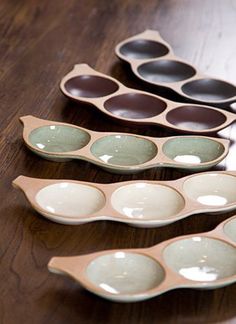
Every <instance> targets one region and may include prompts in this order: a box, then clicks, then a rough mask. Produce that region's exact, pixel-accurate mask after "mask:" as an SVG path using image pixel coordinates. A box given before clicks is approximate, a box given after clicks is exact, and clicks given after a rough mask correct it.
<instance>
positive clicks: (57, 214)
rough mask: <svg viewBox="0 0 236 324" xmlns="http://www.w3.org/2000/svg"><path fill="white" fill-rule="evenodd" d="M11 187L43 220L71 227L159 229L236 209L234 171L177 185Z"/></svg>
mask: <svg viewBox="0 0 236 324" xmlns="http://www.w3.org/2000/svg"><path fill="white" fill-rule="evenodd" d="M13 185H14V186H15V187H16V188H20V189H21V190H22V191H23V192H24V194H25V196H26V198H27V200H28V201H29V203H30V204H31V206H32V207H33V208H34V209H35V210H36V211H37V212H39V213H40V214H41V215H43V216H45V217H46V218H48V219H50V220H52V221H54V222H57V223H62V224H71V225H72V224H73V225H78V224H83V223H87V222H92V221H98V220H112V221H118V222H123V223H127V224H129V225H133V226H139V227H158V226H164V225H167V224H170V223H173V222H175V221H178V220H180V219H182V218H185V217H187V216H190V215H192V214H196V213H215V212H227V211H231V210H234V209H235V208H236V171H227V172H226V171H225V172H223V171H218V172H205V173H198V174H196V175H190V176H187V177H184V178H180V179H178V180H174V181H173V180H172V181H148V180H136V181H126V182H118V183H111V184H101V183H90V182H82V181H74V180H46V179H34V178H28V177H24V176H20V177H18V178H16V179H15V180H14V181H13Z"/></svg>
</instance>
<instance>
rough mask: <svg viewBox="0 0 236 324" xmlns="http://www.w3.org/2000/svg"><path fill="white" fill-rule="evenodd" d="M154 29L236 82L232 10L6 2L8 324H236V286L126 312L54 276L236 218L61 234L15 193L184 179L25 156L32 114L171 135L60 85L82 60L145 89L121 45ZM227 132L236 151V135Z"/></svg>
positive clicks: (0, 188)
mask: <svg viewBox="0 0 236 324" xmlns="http://www.w3.org/2000/svg"><path fill="white" fill-rule="evenodd" d="M146 28H152V29H157V30H159V31H160V32H161V34H162V36H163V37H164V38H165V39H166V40H167V41H168V42H169V43H170V44H171V45H172V47H173V49H174V51H175V53H176V54H177V55H179V56H181V57H183V58H184V59H187V60H188V61H189V62H191V63H194V64H196V65H197V66H198V67H199V68H200V69H201V70H202V71H205V72H207V73H209V74H212V75H215V76H217V77H223V78H226V79H228V80H230V81H233V82H235V81H236V77H235V76H236V37H235V30H236V2H235V1H233V0H215V1H213V0H189V1H186V0H178V1H177V0H163V1H161V0H160V1H157V0H146V1H135V0H123V1H118V0H113V1H105V0H100V1H96V0H87V1H85V0H81V1H78V0H77V1H76V0H74V1H66V0H64V1H63V0H58V1H47V0H41V1H36V0H35V1H34V0H31V1H30V0H25V1H17V0H15V1H14V0H5V1H4V0H2V1H1V2H0V35H1V47H0V60H1V65H0V82H1V86H0V89H1V90H0V93H1V95H0V98H1V109H0V120H1V123H0V132H1V138H0V156H1V162H0V164H1V167H0V173H1V185H0V197H1V204H0V208H1V212H0V228H1V235H0V256H1V263H0V279H1V284H0V294H1V299H0V322H1V323H4V324H11V323H14V324H16V323H30V324H32V323H50V324H52V323H57V324H58V323H70V324H71V323H83V324H85V323H109V324H110V323H181V324H183V323H214V322H221V323H222V322H224V323H235V322H236V317H235V316H236V310H235V307H236V298H235V296H236V285H231V286H229V287H226V288H222V289H218V290H212V291H197V290H191V289H189V290H188V289H185V290H184V289H180V290H176V291H171V292H168V293H166V294H164V295H162V296H159V297H157V298H154V299H152V300H149V301H146V302H140V303H136V304H118V303H111V302H108V301H105V300H103V299H100V298H98V297H96V296H94V295H92V294H90V293H88V292H86V291H85V290H84V289H82V288H81V287H80V286H79V285H78V284H76V283H75V282H74V281H73V280H71V279H69V278H65V277H60V276H56V275H53V274H50V273H49V272H48V270H47V263H48V261H49V259H50V258H51V257H52V256H55V255H77V254H84V253H90V252H94V251H100V250H102V249H111V248H129V247H147V246H151V245H154V244H157V243H158V242H161V241H163V240H166V239H169V238H172V237H175V236H178V235H183V234H187V233H197V232H201V231H207V230H211V229H213V228H214V227H215V226H216V225H217V224H219V223H220V222H221V221H223V220H224V219H226V218H227V217H228V216H229V214H228V215H227V214H222V215H217V216H212V215H196V216H192V217H190V218H188V219H184V220H182V221H179V222H177V223H174V224H172V225H169V226H166V227H162V228H157V229H139V228H133V227H129V226H127V225H124V224H118V223H113V222H97V223H92V224H85V225H81V226H63V225H59V224H54V223H52V222H50V221H47V220H46V219H44V218H42V217H40V216H39V215H38V214H37V213H36V212H34V211H33V210H32V208H31V207H30V206H29V204H28V203H27V202H26V200H25V198H24V197H23V194H21V193H20V192H19V191H16V190H15V189H13V188H12V186H11V181H12V180H13V179H14V178H15V177H17V176H18V175H20V174H23V175H27V176H32V177H39V178H60V179H62V178H64V179H66V178H68V179H77V180H85V181H93V182H103V183H110V182H114V181H124V180H130V179H162V180H163V179H177V178H179V177H181V176H184V175H185V174H184V173H181V172H179V171H176V170H167V169H163V170H160V169H154V170H149V171H145V172H143V173H140V174H137V175H134V176H132V175H126V176H121V175H113V174H109V173H107V172H105V171H103V170H101V169H100V168H98V167H96V166H94V165H92V164H90V163H85V162H76V161H74V162H68V163H53V162H48V161H46V160H43V159H41V158H39V157H37V156H36V155H34V154H33V153H31V152H30V151H29V150H27V149H26V148H25V146H24V144H23V141H22V126H21V125H20V122H19V117H20V116H23V115H27V114H32V115H34V116H37V117H42V118H45V119H50V120H56V121H64V122H69V123H74V124H76V125H80V126H84V127H87V128H90V129H92V130H98V131H120V132H132V133H138V134H145V135H150V136H163V135H169V134H173V133H166V132H165V131H164V130H163V129H161V128H157V127H156V128H154V127H153V128H150V127H148V128H147V127H146V128H145V127H144V128H136V127H132V128H131V127H129V128H128V127H123V126H121V125H118V124H116V123H115V122H114V121H112V120H110V119H108V117H106V116H104V115H103V114H102V113H100V112H98V111H96V110H95V109H91V108H90V107H88V106H86V105H82V104H75V103H72V102H70V101H69V100H67V99H66V98H65V97H64V96H63V95H62V94H61V92H60V90H59V81H60V79H61V78H62V77H63V76H64V75H65V74H66V73H67V72H68V71H69V70H71V68H72V67H73V65H74V64H75V63H82V62H86V63H88V64H90V65H91V66H92V67H94V68H96V69H97V70H99V71H101V72H104V73H107V74H110V75H112V76H114V77H115V78H118V79H119V80H121V81H122V82H124V83H125V84H126V85H129V86H133V87H136V88H142V89H145V87H143V85H141V84H140V83H139V82H138V80H137V79H135V78H134V77H133V76H132V74H131V73H130V71H129V69H128V67H127V66H126V65H124V64H122V63H120V62H119V61H118V59H117V58H116V57H115V55H114V47H115V45H116V44H117V43H118V42H119V41H121V40H123V39H125V38H126V37H128V36H131V35H134V34H136V33H139V32H141V31H143V30H144V29H146ZM156 93H158V92H156ZM223 134H224V136H225V137H231V139H232V140H234V141H235V140H236V127H235V126H232V127H230V128H228V129H227V130H225V131H224V132H223ZM234 148H235V142H232V146H231V151H230V154H229V156H228V158H227V159H226V160H225V161H223V163H221V165H220V168H221V169H226V168H228V169H235V166H236V164H235V163H236V157H235V156H234V155H235V149H234ZM233 214H234V213H231V214H230V215H233ZM216 253H217V251H216Z"/></svg>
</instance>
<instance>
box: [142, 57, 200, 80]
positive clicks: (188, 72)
mask: <svg viewBox="0 0 236 324" xmlns="http://www.w3.org/2000/svg"><path fill="white" fill-rule="evenodd" d="M138 73H139V74H140V75H141V76H142V77H143V78H144V79H146V80H148V81H151V82H152V83H166V82H177V81H182V80H185V79H188V78H190V77H192V76H193V75H194V74H195V70H194V68H192V67H191V66H190V65H188V64H185V63H182V62H178V61H173V60H164V59H161V60H158V61H152V62H149V63H144V64H142V65H140V66H139V68H138Z"/></svg>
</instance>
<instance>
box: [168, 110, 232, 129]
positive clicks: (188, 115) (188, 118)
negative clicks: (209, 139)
mask: <svg viewBox="0 0 236 324" xmlns="http://www.w3.org/2000/svg"><path fill="white" fill-rule="evenodd" d="M166 119H167V121H168V122H169V123H170V124H173V125H175V126H179V127H182V128H185V129H188V130H191V129H192V130H204V129H211V128H214V127H217V126H219V125H221V124H222V123H224V122H225V120H226V118H225V116H224V114H223V113H221V112H219V111H213V110H210V109H208V108H206V107H194V106H183V107H181V106H180V107H178V108H175V109H173V110H172V111H170V112H168V113H167V115H166Z"/></svg>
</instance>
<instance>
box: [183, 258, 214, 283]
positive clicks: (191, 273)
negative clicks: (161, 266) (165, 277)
mask: <svg viewBox="0 0 236 324" xmlns="http://www.w3.org/2000/svg"><path fill="white" fill-rule="evenodd" d="M205 261H206V260H204V259H202V260H199V262H205ZM179 273H180V274H181V276H183V277H185V278H187V279H190V280H196V281H214V280H216V279H217V277H218V271H217V269H215V268H213V267H207V266H202V267H190V268H182V269H180V270H179Z"/></svg>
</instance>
